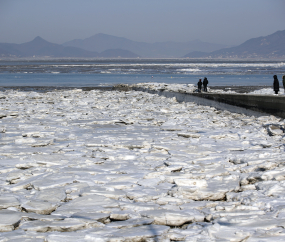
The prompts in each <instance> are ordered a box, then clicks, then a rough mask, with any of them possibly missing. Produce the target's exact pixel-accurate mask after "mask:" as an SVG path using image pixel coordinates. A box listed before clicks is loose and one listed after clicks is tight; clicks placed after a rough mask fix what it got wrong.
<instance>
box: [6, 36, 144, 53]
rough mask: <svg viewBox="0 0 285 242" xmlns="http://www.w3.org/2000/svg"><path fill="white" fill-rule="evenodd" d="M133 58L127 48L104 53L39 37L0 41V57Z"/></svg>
mask: <svg viewBox="0 0 285 242" xmlns="http://www.w3.org/2000/svg"><path fill="white" fill-rule="evenodd" d="M118 56H120V57H121V58H135V57H139V56H138V55H137V54H134V53H132V52H130V51H127V50H108V51H107V52H106V53H104V52H103V53H98V52H96V51H88V50H84V49H81V48H77V47H71V46H63V45H58V44H53V43H50V42H48V41H46V40H44V39H42V38H41V37H39V36H38V37H36V38H35V39H34V40H32V41H30V42H27V43H24V44H9V43H2V44H1V43H0V57H76V58H90V57H97V58H116V57H118Z"/></svg>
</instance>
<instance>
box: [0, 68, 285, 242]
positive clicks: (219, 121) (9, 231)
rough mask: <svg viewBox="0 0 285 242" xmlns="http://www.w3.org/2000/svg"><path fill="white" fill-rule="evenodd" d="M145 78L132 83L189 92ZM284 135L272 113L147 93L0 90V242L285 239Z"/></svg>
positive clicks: (284, 127)
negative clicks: (240, 110) (256, 113)
mask: <svg viewBox="0 0 285 242" xmlns="http://www.w3.org/2000/svg"><path fill="white" fill-rule="evenodd" d="M10 64H11V63H10ZM53 64H54V63H53ZM93 64H94V63H93ZM93 64H92V65H93ZM187 64H189V63H187ZM275 64H276V63H275ZM21 65H22V64H21ZM57 65H58V64H57ZM117 65H118V64H117ZM191 65H192V64H191ZM211 65H213V64H211ZM3 66H4V65H2V67H1V68H2V69H1V70H2V71H1V73H2V74H1V75H2V77H4V76H17V75H20V76H22V75H23V76H25V75H26V74H27V75H28V76H29V75H32V76H33V75H35V76H36V75H40V76H46V77H47V76H55V77H58V76H65V75H70V76H73V75H74V76H73V77H76V76H77V75H78V76H81V75H82V76H88V75H90V76H92V75H94V76H96V75H97V74H96V73H93V74H92V73H88V74H84V73H61V71H57V72H59V73H43V70H46V71H48V68H46V67H45V68H43V69H41V70H40V71H41V72H40V73H36V72H35V71H33V73H24V72H25V71H27V67H25V68H24V67H22V66H21V67H14V68H12V67H11V66H12V64H11V65H10V67H7V66H6V71H3V70H4V69H5V68H4V67H3ZM15 66H16V65H15ZM34 66H35V67H34V69H37V68H38V66H39V65H34ZM9 68H10V69H9ZM17 68H20V69H21V71H22V73H21V71H19V73H18V72H14V73H12V71H11V70H12V69H13V70H14V71H16V70H17ZM88 68H89V69H91V67H88ZM93 68H94V67H93ZM108 68H110V66H108ZM184 68H185V67H184ZM191 68H192V67H191ZM259 68H260V67H259ZM270 68H272V67H270ZM71 69H72V68H71ZM71 69H70V70H71ZM24 70H25V71H24ZM52 70H53V71H55V70H54V69H52ZM63 70H65V71H67V70H68V69H64V68H63ZM161 70H162V68H161ZM30 71H31V70H30ZM30 71H27V72H30ZM274 72H275V73H277V71H276V70H275V71H274ZM277 74H278V73H277ZM98 75H104V74H102V73H100V74H98ZM109 75H115V76H120V77H121V78H122V77H123V76H125V75H126V76H128V75H130V74H123V73H117V74H110V73H107V74H106V76H109ZM132 75H133V74H132ZM135 75H137V76H140V75H139V74H135ZM141 75H144V74H141ZM145 75H147V76H148V77H149V76H150V75H151V76H152V75H153V76H154V77H153V78H151V77H150V78H151V79H152V80H151V81H152V82H145V81H143V80H140V82H142V83H141V84H137V85H140V86H143V87H149V88H158V87H159V86H160V85H164V86H165V85H167V86H166V87H167V88H168V90H174V91H175V90H177V89H183V90H184V89H187V90H193V89H194V85H193V84H192V83H188V82H187V83H175V82H174V83H171V82H169V83H167V84H163V83H166V81H165V79H164V81H163V82H154V81H153V79H154V78H155V75H157V76H163V75H169V76H170V77H171V76H172V75H173V76H174V74H173V73H171V74H161V73H157V74H154V73H150V74H145ZM177 75H181V76H183V77H185V78H186V77H187V78H188V79H190V78H191V77H193V78H194V77H195V78H197V77H198V75H197V76H195V75H196V74H189V73H184V74H177ZM219 75H220V74H216V75H214V74H213V77H214V76H219ZM253 75H257V76H259V77H260V75H263V74H253ZM35 76H34V77H35ZM106 76H105V77H106ZM201 76H204V75H201ZM207 76H208V77H209V75H207ZM226 76H227V77H230V76H234V75H229V74H227V75H226ZM235 76H238V75H237V74H236V75H235ZM246 76H250V75H248V74H247V75H246ZM266 76H268V78H270V77H271V76H272V73H267V74H266ZM280 76H281V71H280ZM188 79H187V80H188ZM47 80H49V79H48V78H47ZM74 80H76V78H75V79H74ZM106 80H107V79H106ZM209 80H211V79H209ZM28 82H29V80H28V79H27V83H25V84H28ZM32 82H34V81H31V83H30V84H29V85H28V86H36V85H35V82H34V84H32ZM77 82H78V79H77V81H76V82H74V83H73V84H74V85H75V84H76V85H78V83H77ZM20 83H21V82H20ZM48 83H50V82H49V81H48V82H47V84H48ZM106 83H108V82H100V83H98V86H99V85H101V84H103V85H106ZM114 83H115V84H118V83H125V82H114ZM7 84H9V83H7ZM12 84H13V82H12V81H11V82H10V86H13V85H12ZM36 84H38V85H40V84H39V83H36ZM41 84H42V83H41ZM83 84H84V85H82V86H85V85H86V84H87V83H83ZM130 84H136V83H133V82H131V83H130ZM62 85H63V86H64V83H62ZM70 85H71V82H70V83H69V84H68V86H69V87H71V86H70ZM92 85H94V83H93V84H92ZM243 85H244V84H243ZM259 85H260V84H259ZM3 86H6V85H3ZM8 86H9V85H8ZM14 86H25V85H24V84H23V85H19V83H17V85H16V84H15V85H14ZM40 86H45V85H40ZM51 86H60V85H59V84H58V83H57V85H54V83H53V85H51ZM68 86H66V87H68ZM249 95H250V94H249ZM284 130H285V122H284V120H283V119H280V118H278V117H275V116H271V115H266V114H263V115H259V116H253V115H252V116H247V115H245V114H239V113H233V112H229V111H224V110H218V109H216V108H213V107H209V106H199V105H197V104H195V103H192V102H188V103H178V102H177V101H176V99H175V98H171V99H170V98H165V97H162V96H158V95H156V94H149V93H145V92H138V91H125V92H123V91H103V90H100V89H98V90H90V91H84V90H82V89H81V88H80V87H77V88H72V89H68V88H66V89H49V90H48V89H47V90H46V91H44V92H43V91H40V92H39V91H36V90H33V89H27V90H23V89H21V88H2V89H0V242H6V241H24V242H28V241H29V242H64V241H68V242H72V241H76V242H77V241H86V242H91V241H95V242H142V241H149V242H154V241H161V242H170V241H189V242H205V241H219V242H223V241H246V242H253V241H254V242H255V241H263V242H264V241H268V242H269V241H285V195H284V194H285V153H284V148H285V147H284V139H285V135H284Z"/></svg>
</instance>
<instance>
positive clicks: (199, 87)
mask: <svg viewBox="0 0 285 242" xmlns="http://www.w3.org/2000/svg"><path fill="white" fill-rule="evenodd" d="M197 85H198V92H201V89H202V80H201V79H199V81H198V83H197Z"/></svg>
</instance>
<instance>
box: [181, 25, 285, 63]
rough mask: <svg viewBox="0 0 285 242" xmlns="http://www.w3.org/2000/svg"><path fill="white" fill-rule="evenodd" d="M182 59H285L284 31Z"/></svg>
mask: <svg viewBox="0 0 285 242" xmlns="http://www.w3.org/2000/svg"><path fill="white" fill-rule="evenodd" d="M183 57H184V58H239V59H243V58H251V59H263V58H268V59H276V58H285V30H282V31H277V32H275V33H273V34H271V35H268V36H265V37H258V38H253V39H249V40H247V41H245V42H244V43H242V44H241V45H239V46H235V47H232V48H223V49H220V50H216V51H212V52H210V53H207V52H200V51H194V52H191V53H189V54H187V55H185V56H183Z"/></svg>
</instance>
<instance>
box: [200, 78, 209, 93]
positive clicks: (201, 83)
mask: <svg viewBox="0 0 285 242" xmlns="http://www.w3.org/2000/svg"><path fill="white" fill-rule="evenodd" d="M208 83H209V81H208V79H207V77H205V78H204V80H203V82H202V79H199V81H198V83H197V85H198V92H201V90H202V85H203V91H204V92H207V85H208Z"/></svg>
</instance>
